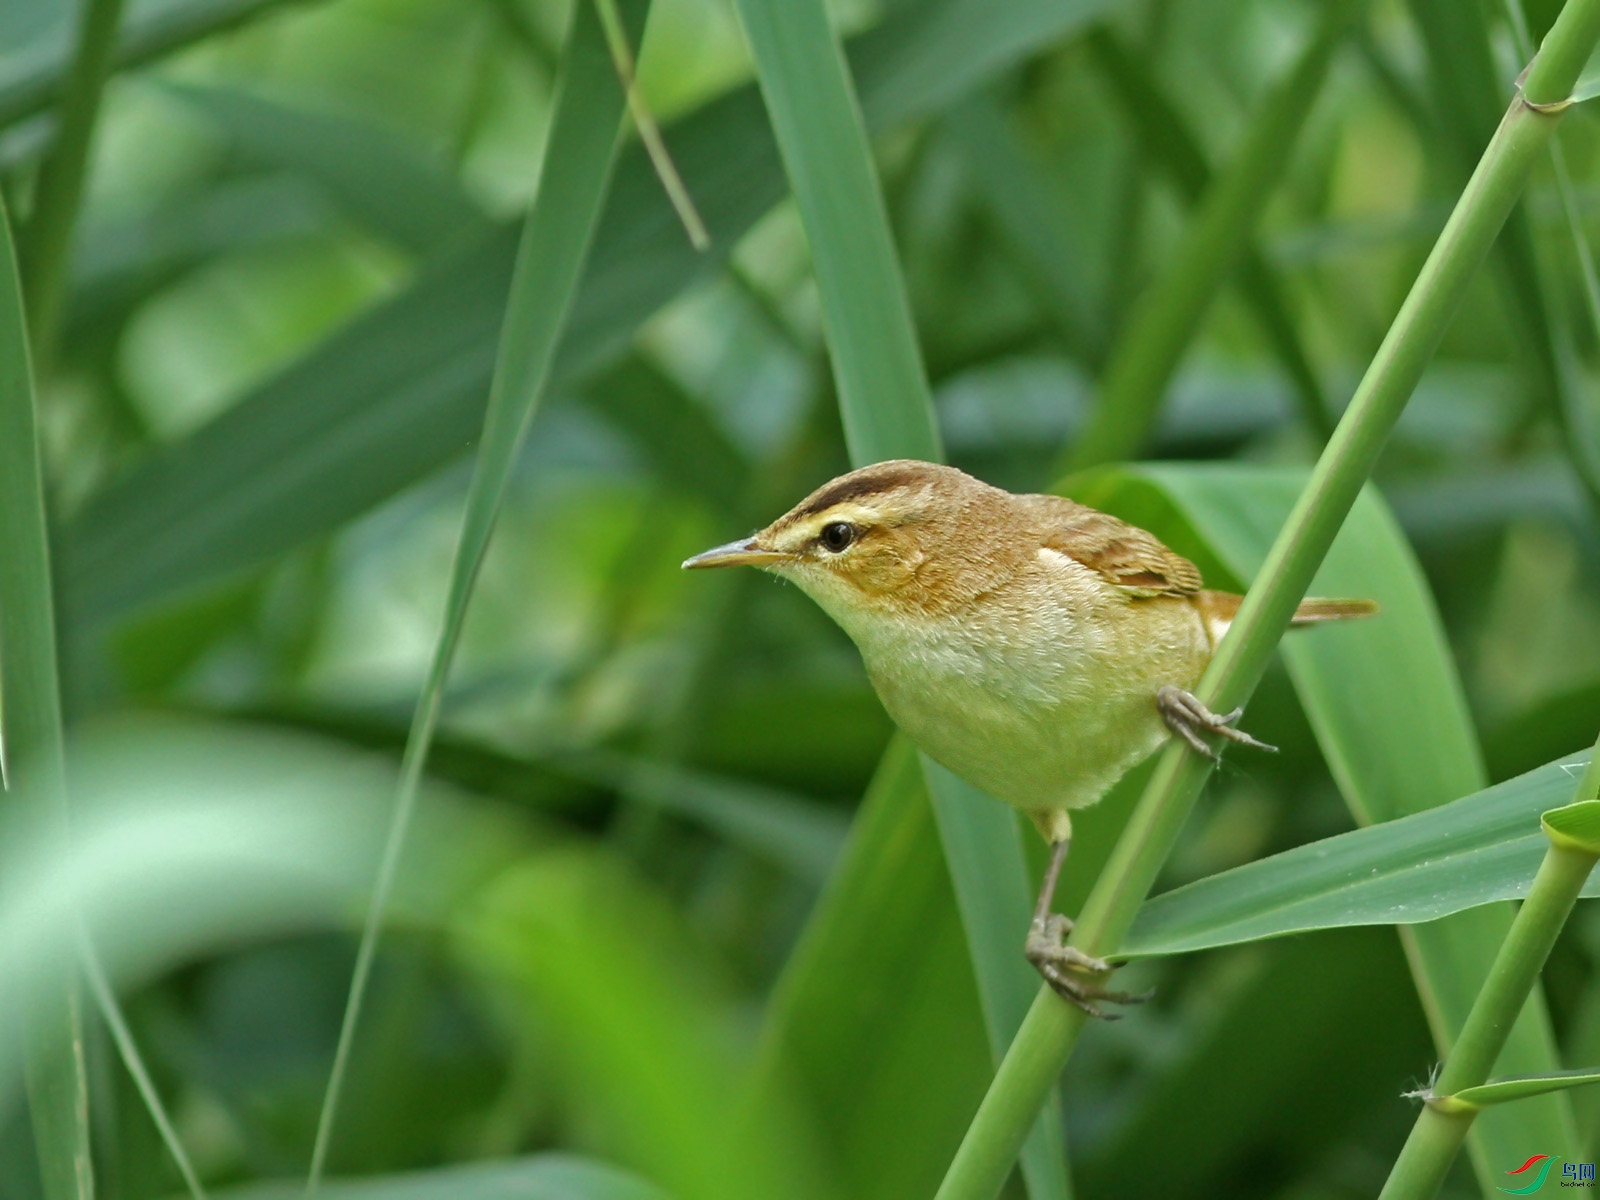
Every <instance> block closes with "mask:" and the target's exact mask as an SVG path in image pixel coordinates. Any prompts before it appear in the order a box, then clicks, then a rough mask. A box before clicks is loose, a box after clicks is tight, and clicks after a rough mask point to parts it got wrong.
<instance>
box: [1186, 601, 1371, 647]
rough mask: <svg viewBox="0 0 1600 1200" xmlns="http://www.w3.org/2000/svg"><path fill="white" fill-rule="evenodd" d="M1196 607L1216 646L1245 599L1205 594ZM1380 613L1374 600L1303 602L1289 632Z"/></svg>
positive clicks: (1196, 602)
mask: <svg viewBox="0 0 1600 1200" xmlns="http://www.w3.org/2000/svg"><path fill="white" fill-rule="evenodd" d="M1194 599H1195V605H1196V607H1197V608H1199V610H1200V619H1201V620H1203V621H1204V622H1205V624H1206V633H1207V634H1208V635H1209V636H1210V638H1211V644H1212V645H1213V646H1215V645H1216V644H1217V643H1218V642H1220V641H1221V640H1222V635H1223V634H1225V633H1227V632H1228V626H1229V625H1231V624H1233V618H1234V617H1235V616H1236V615H1237V614H1238V612H1239V605H1240V603H1242V602H1243V600H1244V597H1243V596H1236V595H1234V594H1233V593H1232V592H1212V591H1204V592H1200V593H1198V594H1197V595H1196V596H1195V598H1194ZM1377 611H1378V603H1377V601H1375V600H1317V599H1312V600H1302V601H1300V607H1299V608H1297V609H1295V610H1294V616H1293V618H1291V619H1290V621H1289V625H1290V628H1293V629H1299V628H1300V627H1302V626H1304V625H1317V624H1320V623H1321V622H1323V621H1343V620H1347V619H1349V618H1351V617H1370V616H1371V615H1372V614H1373V613H1375V612H1377Z"/></svg>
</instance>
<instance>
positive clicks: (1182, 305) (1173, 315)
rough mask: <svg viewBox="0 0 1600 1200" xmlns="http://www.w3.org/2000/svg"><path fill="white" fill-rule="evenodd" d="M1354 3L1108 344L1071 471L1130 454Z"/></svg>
mask: <svg viewBox="0 0 1600 1200" xmlns="http://www.w3.org/2000/svg"><path fill="white" fill-rule="evenodd" d="M1362 8H1363V5H1362V3H1360V0H1332V2H1331V3H1329V4H1327V5H1326V6H1324V8H1323V10H1322V17H1321V20H1320V22H1319V24H1318V26H1317V29H1316V31H1315V33H1313V34H1312V36H1311V39H1310V41H1309V42H1308V43H1307V45H1306V47H1305V49H1304V50H1303V51H1302V52H1301V54H1300V57H1299V60H1298V61H1297V62H1296V63H1295V64H1294V66H1293V67H1292V68H1291V69H1290V71H1289V73H1288V75H1287V76H1285V78H1284V79H1283V81H1282V82H1280V83H1279V84H1278V85H1277V86H1276V87H1274V88H1273V89H1272V90H1271V92H1270V93H1269V94H1267V95H1266V96H1264V97H1262V99H1261V101H1260V103H1259V105H1258V112H1257V115H1256V117H1255V119H1254V121H1253V122H1252V123H1251V125H1250V127H1249V128H1248V129H1247V130H1246V131H1245V133H1244V135H1243V137H1242V138H1241V139H1240V142H1239V148H1238V151H1237V152H1236V153H1235V155H1234V158H1233V161H1232V162H1231V163H1229V164H1228V167H1227V169H1226V170H1225V171H1224V172H1223V173H1222V174H1221V175H1219V176H1218V177H1217V179H1216V180H1215V182H1214V183H1213V185H1212V187H1211V190H1210V191H1209V192H1208V193H1207V194H1206V197H1205V200H1204V201H1203V202H1202V203H1201V205H1200V208H1199V210H1198V211H1197V212H1196V214H1195V216H1194V220H1193V222H1192V223H1191V228H1190V230H1189V231H1188V233H1187V235H1186V236H1185V238H1184V240H1183V242H1182V244H1181V245H1180V246H1179V247H1178V249H1177V252H1176V253H1175V254H1174V255H1173V257H1172V261H1171V263H1170V264H1169V265H1168V267H1167V269H1166V270H1165V271H1164V272H1163V273H1162V275H1161V277H1160V278H1159V279H1158V280H1156V282H1155V283H1153V284H1152V285H1151V286H1150V288H1149V289H1148V290H1147V291H1146V292H1145V294H1144V295H1143V296H1142V297H1140V299H1139V301H1138V302H1137V304H1136V305H1135V308H1134V311H1133V315H1132V316H1131V317H1130V318H1129V322H1128V327H1127V329H1126V330H1124V331H1123V333H1122V335H1121V336H1120V337H1118V338H1117V340H1116V343H1115V345H1114V346H1113V347H1112V351H1111V358H1110V360H1109V362H1108V363H1107V365H1106V369H1105V372H1104V374H1103V375H1102V376H1101V379H1100V385H1099V388H1098V389H1097V397H1096V402H1095V406H1094V409H1093V411H1092V412H1091V414H1090V417H1089V422H1088V424H1087V425H1086V426H1085V428H1084V430H1083V433H1082V434H1081V435H1080V436H1079V437H1078V438H1077V440H1076V441H1075V442H1074V443H1073V444H1072V446H1071V447H1070V448H1069V449H1068V451H1067V453H1066V454H1065V455H1064V456H1063V458H1062V468H1063V469H1064V470H1077V469H1080V468H1083V467H1091V466H1096V465H1098V464H1100V463H1105V462H1114V461H1116V460H1118V459H1123V458H1131V457H1135V456H1136V455H1137V454H1138V452H1139V450H1140V448H1141V447H1142V446H1143V445H1144V442H1145V440H1146V438H1148V437H1149V433H1150V429H1151V428H1152V426H1153V425H1154V423H1155V419H1156V415H1157V413H1158V411H1159V409H1160V405H1161V399H1162V396H1163V395H1164V394H1165V393H1166V390H1167V385H1168V384H1169V383H1170V382H1171V380H1172V375H1173V373H1174V372H1175V371H1176V370H1177V367H1178V364H1179V362H1180V361H1181V360H1182V358H1183V354H1184V352H1185V351H1186V350H1187V349H1188V347H1189V343H1190V342H1191V341H1192V340H1193V339H1194V336H1195V333H1196V332H1197V331H1198V330H1199V328H1200V323H1201V321H1202V319H1203V318H1204V317H1205V314H1206V312H1207V311H1208V310H1209V309H1210V306H1211V301H1212V300H1213V298H1214V297H1215V296H1216V294H1217V291H1218V289H1219V288H1220V286H1221V285H1222V283H1223V282H1224V281H1225V280H1226V278H1227V276H1228V274H1229V273H1230V272H1231V271H1232V270H1233V268H1234V266H1235V265H1236V264H1237V263H1238V261H1239V257H1240V255H1241V254H1242V253H1243V252H1244V250H1245V248H1246V246H1247V244H1248V242H1249V239H1250V236H1251V234H1252V232H1253V231H1254V230H1255V227H1256V222H1257V221H1258V220H1259V219H1260V216H1261V212H1262V210H1263V209H1264V208H1265V207H1266V203H1267V200H1268V198H1269V197H1270V196H1271V194H1272V189H1273V185H1274V184H1275V183H1277V181H1278V180H1279V179H1280V178H1281V177H1282V175H1283V172H1284V169H1285V168H1286V166H1287V165H1288V162H1289V158H1290V153H1291V151H1292V150H1293V148H1294V143H1295V140H1296V138H1297V137H1298V136H1299V133H1300V130H1301V128H1302V127H1303V126H1304V124H1305V121H1306V118H1307V117H1308V116H1310V114H1311V108H1312V106H1313V104H1314V103H1315V102H1316V98H1317V96H1318V94H1319V93H1320V92H1321V90H1322V83H1323V80H1324V79H1326V78H1327V74H1328V68H1329V66H1330V65H1331V64H1332V62H1333V56H1334V51H1335V50H1337V49H1338V47H1339V43H1340V42H1341V41H1342V40H1343V38H1344V35H1345V33H1346V32H1347V30H1348V28H1349V25H1350V23H1351V21H1353V20H1354V19H1355V17H1356V16H1358V15H1359V14H1360V12H1361V10H1362Z"/></svg>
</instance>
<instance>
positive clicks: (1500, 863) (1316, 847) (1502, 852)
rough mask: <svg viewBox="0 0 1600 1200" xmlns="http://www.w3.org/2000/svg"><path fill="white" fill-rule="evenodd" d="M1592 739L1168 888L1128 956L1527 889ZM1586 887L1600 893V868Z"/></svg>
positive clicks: (1415, 917) (1137, 930) (1411, 919)
mask: <svg viewBox="0 0 1600 1200" xmlns="http://www.w3.org/2000/svg"><path fill="white" fill-rule="evenodd" d="M1588 758H1589V752H1588V751H1583V752H1582V753H1579V754H1574V755H1571V756H1569V757H1567V758H1564V759H1561V760H1560V761H1558V762H1553V763H1549V764H1547V765H1545V766H1543V767H1540V768H1539V769H1538V770H1536V771H1530V772H1528V774H1526V775H1522V776H1519V777H1518V778H1516V779H1510V780H1507V781H1506V782H1505V783H1501V784H1497V785H1495V786H1494V787H1492V788H1489V789H1487V790H1485V791H1482V792H1478V793H1476V794H1475V795H1471V796H1466V797H1463V798H1462V799H1460V800H1456V801H1453V802H1452V803H1450V804H1444V805H1441V806H1439V807H1438V808H1432V809H1428V810H1427V811H1426V812H1421V813H1416V814H1414V815H1412V816H1409V817H1401V818H1398V819H1397V820H1393V821H1386V822H1384V823H1383V824H1381V825H1369V826H1368V827H1367V828H1365V829H1357V830H1354V831H1353V832H1350V833H1341V834H1339V835H1338V836H1336V837H1331V838H1324V839H1323V840H1322V841H1318V842H1312V843H1310V844H1309V845H1305V846H1297V847H1296V848H1295V849H1293V850H1285V851H1284V852H1283V853H1282V854H1274V855H1273V856H1272V857H1270V858H1264V859H1261V860H1259V861H1257V862H1253V863H1247V864H1245V865H1244V866H1242V867H1235V868H1234V869H1233V870H1231V871H1223V872H1222V873H1221V874H1218V875H1213V876H1211V877H1209V878H1207V879H1202V880H1199V881H1198V882H1196V883H1191V884H1188V885H1187V886H1185V887H1181V888H1177V889H1175V890H1173V891H1170V892H1166V893H1164V894H1162V895H1160V896H1157V897H1155V898H1154V899H1152V900H1149V901H1147V902H1146V903H1145V906H1144V907H1143V908H1142V909H1140V911H1139V919H1138V920H1137V921H1136V922H1135V923H1134V926H1133V929H1132V930H1131V931H1130V933H1129V935H1128V939H1127V941H1126V942H1124V943H1123V946H1122V949H1121V951H1119V957H1128V958H1140V957H1148V956H1150V955H1156V954H1181V953H1186V952H1189V951H1192V950H1202V949H1206V948H1208V947H1212V946H1227V945H1233V944H1235V943H1238V942H1251V941H1259V940H1260V939H1262V938H1269V937H1281V936H1283V935H1284V934H1289V933H1304V932H1307V931H1309V930H1313V929H1331V928H1335V927H1337V926H1343V925H1394V924H1415V923H1417V922H1420V921H1434V920H1437V919H1438V918H1440V917H1444V916H1448V915H1449V914H1451V913H1455V912H1460V911H1462V910H1463V909H1467V908H1473V907H1476V906H1478V905H1482V904H1492V903H1494V902H1495V901H1497V900H1515V899H1520V898H1521V897H1522V896H1524V895H1526V894H1527V891H1528V885H1529V884H1530V883H1532V882H1533V876H1534V872H1535V871H1537V870H1538V869H1539V862H1540V860H1541V859H1543V858H1544V855H1545V851H1546V850H1547V849H1548V848H1549V843H1548V842H1547V841H1546V839H1545V836H1544V834H1543V833H1541V832H1540V829H1539V818H1540V816H1541V815H1542V814H1543V813H1545V812H1546V811H1548V810H1549V809H1550V808H1551V806H1552V805H1557V804H1563V803H1565V802H1566V801H1567V800H1570V799H1571V798H1572V792H1573V789H1574V788H1575V787H1577V783H1578V776H1579V775H1580V774H1581V773H1582V771H1583V767H1584V765H1585V764H1586V763H1587V762H1588ZM1583 894H1584V895H1586V896H1593V895H1600V878H1596V879H1592V880H1591V881H1590V882H1589V884H1588V885H1587V886H1586V887H1585V888H1584V893H1583Z"/></svg>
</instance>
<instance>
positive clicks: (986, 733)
mask: <svg viewBox="0 0 1600 1200" xmlns="http://www.w3.org/2000/svg"><path fill="white" fill-rule="evenodd" d="M1130 604H1136V605H1138V606H1139V607H1140V610H1141V611H1140V613H1139V618H1140V619H1138V620H1130V619H1129V617H1130V614H1129V613H1128V612H1127V611H1126V606H1128V605H1130ZM835 615H836V616H838V617H839V618H840V623H841V624H842V625H844V627H845V629H846V631H847V632H849V633H850V634H851V636H852V637H853V638H854V640H855V641H856V644H857V645H858V646H859V647H860V649H861V653H862V658H863V660H864V661H865V663H866V667H867V672H868V674H869V676H870V677H871V678H872V681H873V684H874V686H875V687H876V688H877V691H878V694H879V696H880V697H881V698H882V700H883V703H884V706H885V708H887V709H888V711H889V714H890V715H891V716H892V717H893V718H894V719H895V721H896V723H897V724H899V725H900V726H901V728H903V729H904V730H905V731H906V733H907V734H909V735H910V737H911V738H912V740H913V741H915V742H916V743H917V744H918V746H920V747H921V748H922V749H923V750H925V751H926V752H927V753H928V754H929V755H930V756H932V757H933V758H935V759H936V760H938V761H939V762H941V763H943V764H944V765H945V766H947V767H949V768H950V769H951V770H952V771H955V772H956V773H957V774H958V775H961V776H963V777H964V778H966V779H968V780H970V781H971V782H972V783H973V784H975V785H976V786H978V787H980V788H982V789H983V790H984V791H987V792H989V793H990V794H991V795H993V796H995V797H996V798H998V799H1001V800H1005V801H1007V802H1009V803H1011V804H1013V805H1015V806H1017V807H1019V808H1022V809H1025V810H1039V809H1056V808H1080V807H1083V806H1085V805H1088V804H1093V803H1094V802H1095V801H1097V800H1099V799H1100V798H1101V797H1102V796H1103V795H1104V794H1105V792H1106V791H1107V790H1109V788H1110V787H1111V785H1112V784H1113V783H1115V782H1116V781H1117V779H1119V778H1121V776H1122V775H1123V774H1125V773H1126V772H1127V771H1128V770H1129V769H1130V768H1131V767H1133V766H1134V765H1135V764H1137V763H1138V762H1139V761H1141V760H1142V759H1144V758H1145V757H1147V756H1148V755H1149V754H1151V753H1152V752H1154V750H1155V749H1156V748H1157V747H1159V746H1160V745H1161V743H1162V742H1163V741H1164V740H1165V739H1166V737H1167V735H1168V731H1167V729H1166V726H1165V724H1164V723H1163V722H1162V720H1161V717H1160V714H1159V713H1158V711H1157V709H1156V704H1155V693H1156V691H1157V689H1158V688H1160V687H1161V686H1162V685H1164V684H1174V685H1176V686H1178V687H1185V688H1187V687H1192V686H1193V685H1194V683H1195V682H1196V681H1197V680H1198V679H1199V676H1200V673H1201V672H1202V671H1203V669H1204V667H1205V664H1206V662H1207V660H1208V659H1209V657H1210V641H1209V639H1208V638H1207V636H1206V631H1205V629H1204V627H1203V625H1202V623H1201V620H1200V615H1199V613H1198V611H1197V610H1196V609H1195V606H1194V605H1193V603H1192V602H1191V601H1190V600H1189V599H1188V598H1187V597H1161V598H1153V599H1132V598H1130V597H1128V596H1127V595H1126V594H1124V593H1122V592H1120V591H1119V590H1118V589H1115V588H1112V587H1109V586H1107V585H1106V584H1105V583H1104V581H1103V580H1100V579H1099V578H1098V577H1097V576H1095V574H1094V573H1093V572H1092V571H1089V570H1088V569H1087V568H1085V567H1083V566H1082V565H1081V564H1079V563H1077V562H1075V561H1074V560H1072V559H1071V558H1070V557H1068V556H1067V555H1064V554H1061V553H1059V552H1058V551H1055V550H1050V549H1041V550H1040V551H1039V553H1038V556H1037V557H1036V559H1035V560H1034V562H1033V563H1031V564H1029V565H1028V566H1027V567H1026V568H1025V569H1024V570H1022V571H1019V572H1018V575H1017V577H1016V578H1014V579H1013V580H1011V581H1010V582H1009V583H1008V584H1007V585H1006V586H1005V587H1003V588H1000V589H997V590H996V591H994V592H992V593H989V594H988V595H986V596H984V597H982V598H981V602H980V603H977V604H975V605H973V606H971V608H969V609H968V610H967V611H964V612H962V613H957V614H952V615H951V616H949V617H944V618H940V619H938V620H935V621H928V620H922V621H893V620H883V619H881V616H878V615H876V614H871V613H864V612H860V611H856V612H851V613H837V614H835Z"/></svg>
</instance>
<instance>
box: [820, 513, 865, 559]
mask: <svg viewBox="0 0 1600 1200" xmlns="http://www.w3.org/2000/svg"><path fill="white" fill-rule="evenodd" d="M818 536H819V540H820V541H821V542H822V544H823V546H825V547H826V548H827V549H829V550H831V551H833V553H835V554H838V553H839V552H840V551H842V550H844V549H845V548H846V547H847V546H849V545H850V543H851V542H853V541H855V540H856V527H855V526H854V525H852V524H850V523H849V522H848V521H832V522H830V523H829V524H827V525H824V526H823V527H822V533H821V534H820V535H818Z"/></svg>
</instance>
